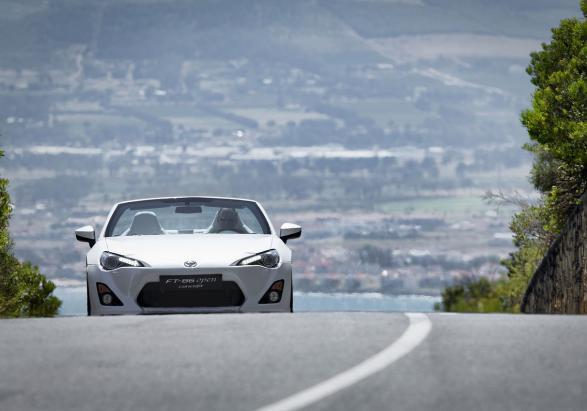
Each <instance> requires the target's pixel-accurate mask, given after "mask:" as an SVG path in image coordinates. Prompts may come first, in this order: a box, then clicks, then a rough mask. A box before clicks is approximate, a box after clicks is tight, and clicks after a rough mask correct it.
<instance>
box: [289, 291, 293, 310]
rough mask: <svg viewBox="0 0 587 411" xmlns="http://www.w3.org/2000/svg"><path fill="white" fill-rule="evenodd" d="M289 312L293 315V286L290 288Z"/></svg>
mask: <svg viewBox="0 0 587 411" xmlns="http://www.w3.org/2000/svg"><path fill="white" fill-rule="evenodd" d="M289 293H290V294H289V312H290V313H293V284H292V285H291V286H290V288H289Z"/></svg>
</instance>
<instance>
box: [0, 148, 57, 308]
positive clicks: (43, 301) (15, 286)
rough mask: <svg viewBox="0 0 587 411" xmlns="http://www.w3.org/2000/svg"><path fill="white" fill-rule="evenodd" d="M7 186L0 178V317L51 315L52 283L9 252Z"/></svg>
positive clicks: (52, 304)
mask: <svg viewBox="0 0 587 411" xmlns="http://www.w3.org/2000/svg"><path fill="white" fill-rule="evenodd" d="M3 156H4V152H3V151H1V150H0V157H3ZM7 188H8V180H6V179H3V178H0V317H52V316H54V315H56V314H57V312H58V311H59V307H60V306H61V301H60V300H59V299H58V298H57V297H55V296H54V295H52V293H53V291H54V290H55V284H53V282H51V281H49V280H47V279H46V278H45V276H44V275H42V274H41V273H40V272H39V269H38V268H37V267H36V266H34V265H32V264H31V263H30V262H27V261H24V262H23V261H19V260H18V259H17V258H16V257H15V256H14V255H13V253H12V240H11V239H10V233H9V231H8V224H9V220H10V213H11V211H12V206H11V204H10V196H9V195H8V191H7Z"/></svg>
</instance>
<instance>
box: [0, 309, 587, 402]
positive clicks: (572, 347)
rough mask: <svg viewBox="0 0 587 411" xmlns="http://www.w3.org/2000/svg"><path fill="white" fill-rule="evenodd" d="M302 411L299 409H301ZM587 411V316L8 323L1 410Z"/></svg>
mask: <svg viewBox="0 0 587 411" xmlns="http://www.w3.org/2000/svg"><path fill="white" fill-rule="evenodd" d="M300 404H301V405H300ZM300 406H305V408H304V409H318V410H362V409H365V410H451V411H452V410H585V409H587V317H573V316H568V317H560V316H522V315H443V314H430V315H427V316H424V315H420V316H410V317H408V316H406V315H404V314H386V313H296V314H247V315H244V314H243V315H238V314H237V315H232V314H231V315H186V316H149V317H107V318H85V317H72V318H55V319H26V320H2V321H0V410H2V411H11V410H27V411H28V410H43V411H47V410H100V411H103V410H247V411H248V410H257V409H259V408H263V407H267V408H265V409H272V410H286V409H298V407H300Z"/></svg>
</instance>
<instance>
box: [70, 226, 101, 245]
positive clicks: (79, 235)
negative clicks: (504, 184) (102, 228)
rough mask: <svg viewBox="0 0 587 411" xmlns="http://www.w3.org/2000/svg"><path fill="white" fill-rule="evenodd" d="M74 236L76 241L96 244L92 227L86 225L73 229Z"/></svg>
mask: <svg viewBox="0 0 587 411" xmlns="http://www.w3.org/2000/svg"><path fill="white" fill-rule="evenodd" d="M75 238H76V239H77V241H81V242H83V243H88V244H90V247H93V246H94V244H96V233H95V231H94V227H92V226H91V225H86V226H83V227H81V228H78V229H77V230H75Z"/></svg>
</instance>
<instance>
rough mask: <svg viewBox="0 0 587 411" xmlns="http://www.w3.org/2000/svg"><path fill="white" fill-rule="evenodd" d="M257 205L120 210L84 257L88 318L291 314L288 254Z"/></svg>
mask: <svg viewBox="0 0 587 411" xmlns="http://www.w3.org/2000/svg"><path fill="white" fill-rule="evenodd" d="M301 233H302V228H301V227H300V226H298V225H295V224H287V223H286V224H283V225H282V226H281V230H280V232H279V235H277V234H276V233H275V230H274V228H273V226H272V225H271V222H270V221H269V218H268V217H267V213H266V212H265V210H263V207H261V205H260V204H259V203H257V202H255V201H251V200H243V199H233V198H218V197H173V198H152V199H145V200H134V201H126V202H123V203H119V204H116V205H115V206H114V207H113V208H112V210H111V211H110V214H109V215H108V219H107V221H106V224H105V225H104V228H103V230H102V233H101V234H100V235H99V236H98V237H96V234H95V231H94V228H93V227H91V226H85V227H82V228H79V229H78V230H76V231H75V235H76V238H77V239H78V240H79V241H84V242H87V243H89V244H90V247H91V249H90V251H89V252H88V254H87V258H86V266H87V294H88V315H111V314H151V313H157V314H161V313H180V312H181V313H190V312H291V311H292V304H293V303H292V298H293V297H292V275H291V272H292V269H291V251H290V249H289V248H288V247H287V246H286V245H285V243H286V242H287V240H289V239H292V238H297V237H299V236H300V235H301Z"/></svg>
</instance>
